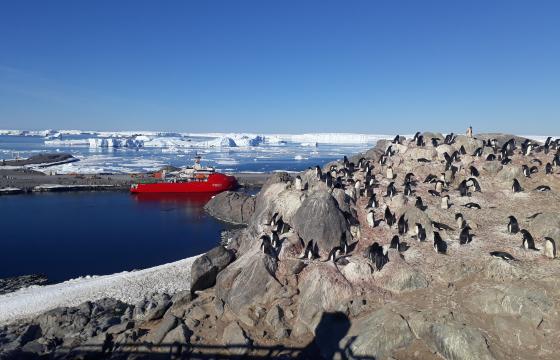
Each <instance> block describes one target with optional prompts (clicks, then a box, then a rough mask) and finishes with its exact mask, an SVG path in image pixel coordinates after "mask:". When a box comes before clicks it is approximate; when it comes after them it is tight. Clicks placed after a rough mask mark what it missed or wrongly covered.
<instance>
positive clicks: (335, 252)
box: [327, 246, 343, 263]
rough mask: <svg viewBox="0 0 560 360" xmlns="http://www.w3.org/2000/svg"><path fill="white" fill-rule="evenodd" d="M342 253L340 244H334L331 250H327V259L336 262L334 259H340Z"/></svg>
mask: <svg viewBox="0 0 560 360" xmlns="http://www.w3.org/2000/svg"><path fill="white" fill-rule="evenodd" d="M342 254H343V251H342V248H341V247H340V246H335V247H334V248H332V250H331V251H330V252H329V257H328V260H327V261H332V262H333V263H336V261H337V260H338V259H340V256H341V255H342Z"/></svg>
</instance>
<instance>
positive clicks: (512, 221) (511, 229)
mask: <svg viewBox="0 0 560 360" xmlns="http://www.w3.org/2000/svg"><path fill="white" fill-rule="evenodd" d="M508 219H509V221H508V224H507V231H508V233H510V234H517V233H518V232H519V224H518V223H517V219H516V218H515V216H508Z"/></svg>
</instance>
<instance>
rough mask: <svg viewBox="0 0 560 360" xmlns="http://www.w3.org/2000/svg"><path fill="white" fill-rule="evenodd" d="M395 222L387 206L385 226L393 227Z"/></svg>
mask: <svg viewBox="0 0 560 360" xmlns="http://www.w3.org/2000/svg"><path fill="white" fill-rule="evenodd" d="M395 221H396V219H395V215H394V214H393V213H391V209H389V207H388V206H387V207H386V208H385V222H386V223H387V225H389V226H393V224H394V223H395Z"/></svg>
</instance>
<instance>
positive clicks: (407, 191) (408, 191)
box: [404, 183, 414, 196]
mask: <svg viewBox="0 0 560 360" xmlns="http://www.w3.org/2000/svg"><path fill="white" fill-rule="evenodd" d="M413 193H414V191H413V190H412V188H411V187H410V183H406V184H405V185H404V195H405V196H411V195H413Z"/></svg>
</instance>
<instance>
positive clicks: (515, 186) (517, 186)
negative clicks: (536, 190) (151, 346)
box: [511, 179, 523, 193]
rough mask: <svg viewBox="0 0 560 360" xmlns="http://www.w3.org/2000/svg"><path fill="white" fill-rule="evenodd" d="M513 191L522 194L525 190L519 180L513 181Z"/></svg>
mask: <svg viewBox="0 0 560 360" xmlns="http://www.w3.org/2000/svg"><path fill="white" fill-rule="evenodd" d="M511 190H512V191H513V192H514V193H518V192H522V191H523V188H522V187H521V184H520V183H519V181H518V180H517V179H513V184H512V185H511Z"/></svg>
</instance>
